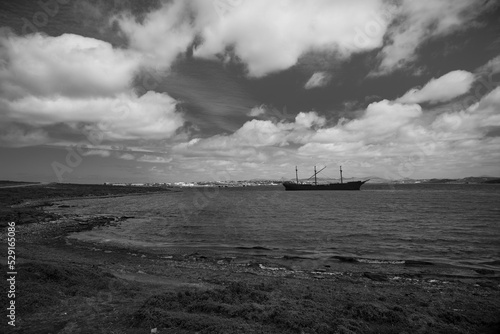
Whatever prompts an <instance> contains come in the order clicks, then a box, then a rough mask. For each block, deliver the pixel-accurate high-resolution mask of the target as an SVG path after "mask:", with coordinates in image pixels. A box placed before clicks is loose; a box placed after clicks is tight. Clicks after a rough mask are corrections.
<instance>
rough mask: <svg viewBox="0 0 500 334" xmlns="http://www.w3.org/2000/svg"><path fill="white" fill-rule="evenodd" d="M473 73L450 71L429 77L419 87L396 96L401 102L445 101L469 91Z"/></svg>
mask: <svg viewBox="0 0 500 334" xmlns="http://www.w3.org/2000/svg"><path fill="white" fill-rule="evenodd" d="M473 82H474V74H472V73H470V72H467V71H461V70H457V71H452V72H449V73H447V74H445V75H443V76H441V77H439V78H437V79H435V78H433V79H431V80H430V81H429V82H428V83H427V84H425V86H424V87H422V88H421V89H412V90H410V91H408V92H407V93H406V94H404V95H403V96H401V97H400V98H398V99H397V100H396V101H397V102H402V103H422V102H430V103H438V102H446V101H449V100H451V99H453V98H455V97H457V96H460V95H463V94H465V93H467V92H468V91H469V89H470V88H471V86H472V84H473Z"/></svg>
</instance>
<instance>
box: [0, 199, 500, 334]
mask: <svg viewBox="0 0 500 334" xmlns="http://www.w3.org/2000/svg"><path fill="white" fill-rule="evenodd" d="M134 195H135V194H134ZM122 196H127V195H126V194H124V195H122ZM43 201H45V202H51V203H54V200H50V199H43ZM32 204H33V203H32ZM37 210H38V211H36V212H38V214H39V218H36V220H37V221H36V222H33V221H32V222H26V223H25V224H22V225H18V226H16V229H17V230H16V238H17V239H18V246H17V254H18V256H19V258H18V261H17V263H18V272H19V275H18V280H19V282H18V284H19V296H18V299H17V301H18V303H19V309H18V319H17V321H16V322H17V326H16V330H17V331H18V332H22V333H74V332H80V333H150V332H151V329H153V328H157V331H158V332H159V333H195V332H201V333H252V332H264V333H293V332H296V333H301V332H306V333H376V332H394V333H396V332H397V333H400V332H407V333H413V332H421V333H426V332H455V333H488V332H490V333H495V332H496V331H498V329H499V328H500V322H499V319H500V313H499V311H498V310H499V309H500V298H499V297H500V285H499V283H500V282H499V279H498V277H495V276H492V275H490V273H488V272H487V271H485V272H484V274H482V275H476V276H470V277H462V276H453V275H439V274H437V273H436V272H433V270H431V269H430V268H428V267H426V266H419V265H418V264H415V266H391V267H389V266H385V267H384V266H380V265H376V264H359V265H358V267H357V268H358V269H357V270H351V269H352V268H353V267H352V266H353V264H352V263H350V262H349V260H348V259H347V260H346V261H341V260H340V261H339V263H338V265H329V266H321V267H317V268H315V269H312V270H302V271H300V270H294V269H291V268H289V267H287V266H286V265H282V262H281V263H278V262H279V261H278V262H273V261H269V260H264V259H263V260H262V261H256V260H248V261H234V259H232V258H220V257H217V256H215V257H214V256H211V255H210V254H208V253H200V252H192V253H186V252H184V251H183V250H182V249H178V250H176V251H172V252H170V253H164V254H159V253H155V252H148V251H147V249H136V248H125V247H120V246H117V245H111V244H103V243H92V242H83V241H79V240H75V239H73V238H68V234H70V233H74V232H79V231H84V230H90V229H92V228H94V227H97V226H105V225H108V224H119V223H120V222H121V221H123V220H125V219H128V218H130V217H125V216H112V215H106V214H100V215H94V216H87V217H82V216H73V217H69V216H68V217H54V216H53V214H52V213H50V212H46V211H44V210H40V209H37ZM47 211H50V210H47ZM51 215H52V216H51ZM1 235H2V240H3V241H5V239H6V233H5V231H4V230H2V234H1ZM5 244H6V243H5V242H3V245H5ZM3 254H6V253H5V252H4V253H3ZM3 254H2V255H3ZM3 260H5V259H4V258H3V257H2V263H6V261H3ZM350 268H351V269H350ZM384 268H386V270H384ZM388 268H390V270H389V269H388ZM2 270H4V272H6V266H5V265H2ZM4 298H5V296H2V300H1V302H2V303H4V302H5V301H4ZM3 325H4V324H2V327H3ZM0 328H1V327H0Z"/></svg>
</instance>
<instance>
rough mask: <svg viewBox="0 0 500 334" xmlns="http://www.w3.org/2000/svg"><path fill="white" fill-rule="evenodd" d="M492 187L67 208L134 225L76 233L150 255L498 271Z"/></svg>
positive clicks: (255, 191)
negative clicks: (196, 253)
mask: <svg viewBox="0 0 500 334" xmlns="http://www.w3.org/2000/svg"><path fill="white" fill-rule="evenodd" d="M499 204H500V187H499V186H497V185H454V184H450V185H431V184H428V185H418V184H415V185H396V186H389V185H370V184H366V185H364V186H363V188H362V190H361V191H352V192H350V191H304V192H287V191H284V189H283V187H245V188H201V189H182V190H181V191H178V192H171V193H163V194H155V195H147V196H130V197H119V198H107V199H89V200H78V201H73V203H72V205H76V206H77V207H76V208H72V209H74V210H75V211H76V213H80V214H95V213H106V214H116V215H127V216H134V217H135V218H134V219H130V220H128V221H125V222H123V223H121V224H120V225H118V226H111V227H105V228H100V229H95V230H93V231H89V232H81V233H79V234H78V236H79V237H80V238H84V239H90V240H93V241H103V242H113V243H119V244H124V245H132V246H140V247H149V248H154V249H168V248H172V247H178V248H183V247H184V248H190V247H191V248H196V249H204V250H211V251H215V252H222V253H227V254H229V253H231V254H238V253H245V252H246V253H253V254H254V255H256V254H257V255H265V256H271V257H279V256H301V257H306V258H328V257H332V256H346V257H355V258H361V259H372V260H373V259H383V260H422V261H431V262H437V263H447V264H454V265H474V266H487V267H498V265H499V264H500V205H499Z"/></svg>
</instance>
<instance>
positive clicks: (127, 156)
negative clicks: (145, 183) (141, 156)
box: [118, 153, 135, 160]
mask: <svg viewBox="0 0 500 334" xmlns="http://www.w3.org/2000/svg"><path fill="white" fill-rule="evenodd" d="M118 158H119V159H123V160H134V159H135V157H134V155H133V154H130V153H124V154H121V155H119V156H118Z"/></svg>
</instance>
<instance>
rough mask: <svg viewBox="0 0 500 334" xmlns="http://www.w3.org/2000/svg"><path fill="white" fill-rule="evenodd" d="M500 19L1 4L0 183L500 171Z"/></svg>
mask: <svg viewBox="0 0 500 334" xmlns="http://www.w3.org/2000/svg"><path fill="white" fill-rule="evenodd" d="M499 17H500V6H499V4H498V2H497V1H479V0H432V1H431V0H429V1H410V0H400V1H383V0H358V1H352V0H316V1H306V0H283V1H264V0H252V1H250V0H213V1H212V0H183V1H181V0H176V1H141V2H136V1H128V0H115V1H104V0H73V1H72V0H46V1H43V0H42V1H26V0H22V1H16V2H5V1H4V2H2V3H1V4H0V26H1V29H0V156H1V161H2V162H1V165H0V179H17V180H40V181H62V182H105V181H120V182H122V181H125V182H171V181H181V180H183V181H196V180H225V179H234V180H237V179H253V178H269V179H281V178H292V177H293V176H294V168H295V167H294V166H296V165H298V166H299V169H300V171H304V172H303V173H304V175H306V174H307V175H309V174H311V170H312V167H313V166H314V165H317V166H329V168H328V169H327V170H325V173H326V175H327V176H336V171H337V167H338V165H342V166H343V169H344V171H345V172H344V175H345V176H346V177H360V178H362V177H367V176H374V175H376V176H379V177H383V178H390V179H401V178H405V177H409V178H433V177H438V178H443V177H448V178H450V177H453V178H458V177H466V176H483V175H489V176H500V168H499V167H498V166H500V137H499V136H500V88H499V87H498V86H499V83H500V22H499V19H498V18H499ZM328 170H329V171H330V172H328Z"/></svg>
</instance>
